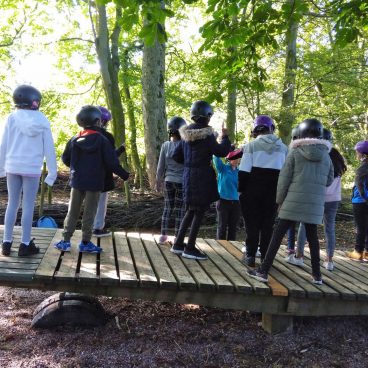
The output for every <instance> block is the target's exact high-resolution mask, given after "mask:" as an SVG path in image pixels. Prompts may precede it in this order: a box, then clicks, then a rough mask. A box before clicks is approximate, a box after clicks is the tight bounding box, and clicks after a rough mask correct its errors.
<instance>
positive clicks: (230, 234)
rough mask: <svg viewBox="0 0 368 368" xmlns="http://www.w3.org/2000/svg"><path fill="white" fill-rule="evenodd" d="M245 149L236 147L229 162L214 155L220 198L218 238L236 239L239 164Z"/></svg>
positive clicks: (238, 208)
mask: <svg viewBox="0 0 368 368" xmlns="http://www.w3.org/2000/svg"><path fill="white" fill-rule="evenodd" d="M242 156H243V151H242V150H241V149H234V150H233V151H231V152H230V153H229V154H228V155H227V156H226V159H227V161H228V163H227V164H224V163H223V162H222V160H221V159H220V158H219V157H216V156H213V163H214V165H215V168H216V170H217V182H218V191H219V194H220V199H219V200H218V201H217V204H216V210H217V221H218V223H217V236H216V239H226V240H236V227H237V225H238V222H239V218H240V203H239V193H238V172H239V169H238V165H239V162H240V159H241V157H242Z"/></svg>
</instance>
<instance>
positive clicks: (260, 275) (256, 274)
mask: <svg viewBox="0 0 368 368" xmlns="http://www.w3.org/2000/svg"><path fill="white" fill-rule="evenodd" d="M247 273H248V275H249V276H250V277H253V278H254V279H256V280H258V281H261V282H268V275H267V273H265V272H262V271H261V270H260V269H258V270H249V271H247Z"/></svg>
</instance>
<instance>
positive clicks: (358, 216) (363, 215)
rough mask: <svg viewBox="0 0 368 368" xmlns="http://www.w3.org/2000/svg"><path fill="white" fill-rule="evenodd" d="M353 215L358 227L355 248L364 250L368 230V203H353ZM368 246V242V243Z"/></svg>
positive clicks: (360, 250) (359, 250)
mask: <svg viewBox="0 0 368 368" xmlns="http://www.w3.org/2000/svg"><path fill="white" fill-rule="evenodd" d="M353 215H354V221H355V227H356V237H355V250H356V251H357V252H363V251H364V248H366V249H367V250H368V247H365V239H366V236H367V231H368V205H367V204H366V203H353ZM367 246H368V244H367Z"/></svg>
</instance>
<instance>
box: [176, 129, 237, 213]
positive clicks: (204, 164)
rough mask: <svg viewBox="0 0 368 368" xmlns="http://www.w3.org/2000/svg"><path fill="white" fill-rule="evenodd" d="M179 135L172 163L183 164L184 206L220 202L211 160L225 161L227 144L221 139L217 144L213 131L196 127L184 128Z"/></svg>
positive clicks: (226, 141)
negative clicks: (215, 158)
mask: <svg viewBox="0 0 368 368" xmlns="http://www.w3.org/2000/svg"><path fill="white" fill-rule="evenodd" d="M179 132H180V136H181V141H180V144H178V146H177V147H176V149H175V151H174V155H173V159H174V160H175V161H176V162H179V163H183V164H184V172H183V200H184V203H185V204H186V205H189V206H200V207H206V206H209V205H210V203H212V202H214V201H217V200H218V199H219V198H220V196H219V193H218V190H217V181H216V173H215V170H214V169H213V167H212V162H211V160H212V156H213V155H215V156H219V157H225V156H226V155H227V154H228V153H229V150H230V140H229V138H228V137H227V136H224V137H222V141H221V143H217V141H216V138H215V136H214V131H213V129H212V128H211V127H209V126H208V125H203V124H198V123H195V124H190V125H185V126H183V127H181V128H180V130H179Z"/></svg>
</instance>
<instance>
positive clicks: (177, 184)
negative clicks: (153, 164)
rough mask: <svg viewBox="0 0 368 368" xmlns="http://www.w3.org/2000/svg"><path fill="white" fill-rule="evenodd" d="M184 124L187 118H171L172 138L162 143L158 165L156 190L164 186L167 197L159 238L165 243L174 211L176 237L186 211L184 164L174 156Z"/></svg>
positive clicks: (169, 126) (170, 131) (170, 129)
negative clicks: (184, 201)
mask: <svg viewBox="0 0 368 368" xmlns="http://www.w3.org/2000/svg"><path fill="white" fill-rule="evenodd" d="M184 125H186V122H185V120H184V119H183V118H181V117H179V116H174V117H173V118H171V119H170V120H169V122H168V123H167V129H168V133H169V138H170V140H169V141H167V142H164V144H163V145H162V147H161V152H160V158H159V161H158V165H157V173H156V190H157V191H158V192H160V191H161V189H162V187H164V198H165V202H164V212H163V214H162V220H161V235H160V238H159V243H160V244H165V243H166V242H167V241H168V237H167V233H168V229H169V222H170V216H171V213H172V211H173V210H174V213H175V237H176V236H177V235H178V231H179V227H180V223H181V220H182V219H183V216H184V212H185V209H184V203H183V171H184V165H183V164H180V163H178V162H176V161H175V160H174V159H173V158H172V157H173V154H174V151H175V148H176V147H177V146H178V144H179V142H180V139H181V138H180V134H179V129H180V128H181V127H182V126H184ZM164 183H165V184H164Z"/></svg>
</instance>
